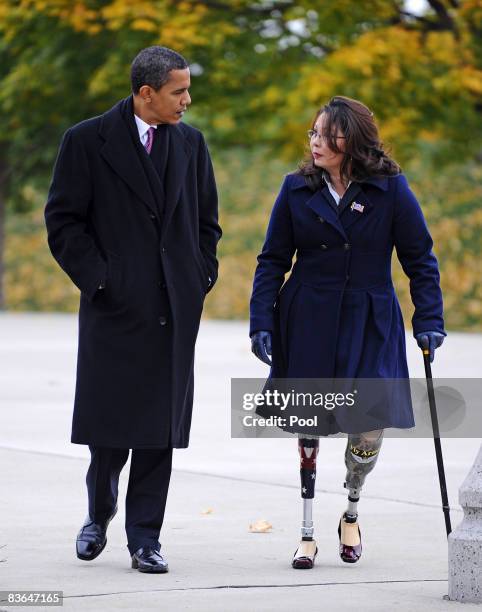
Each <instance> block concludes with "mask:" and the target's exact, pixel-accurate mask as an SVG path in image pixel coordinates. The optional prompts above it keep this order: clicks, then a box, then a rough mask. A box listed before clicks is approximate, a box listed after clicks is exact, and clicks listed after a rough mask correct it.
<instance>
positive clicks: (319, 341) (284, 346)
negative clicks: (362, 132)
mask: <svg viewBox="0 0 482 612" xmlns="http://www.w3.org/2000/svg"><path fill="white" fill-rule="evenodd" d="M350 189H351V197H350V198H349V199H348V200H346V201H344V202H343V201H342V202H341V203H340V206H339V207H337V206H336V204H335V202H334V201H333V198H332V197H331V195H330V193H329V190H328V187H327V185H326V184H325V183H323V186H322V188H321V189H319V190H317V191H316V192H314V193H313V191H312V190H311V189H310V188H309V186H308V185H307V183H306V180H305V178H304V177H303V176H301V175H298V174H289V175H287V176H286V177H285V180H284V182H283V185H282V187H281V191H280V193H279V195H278V197H277V199H276V202H275V204H274V208H273V211H272V213H271V219H270V222H269V226H268V231H267V235H266V240H265V243H264V246H263V250H262V252H261V254H260V255H259V257H258V262H259V263H258V266H257V269H256V273H255V277H254V284H253V293H252V297H251V322H250V334H252V333H253V332H254V331H258V330H268V331H271V332H272V336H273V355H272V368H271V372H270V378H333V377H336V378H408V376H409V374H408V367H407V358H406V349H405V330H404V323H403V318H402V313H401V310H400V305H399V302H398V299H397V296H396V294H395V290H394V287H393V284H392V278H391V257H392V252H393V248H394V247H395V249H396V252H397V256H398V259H399V260H400V262H401V264H402V267H403V270H404V271H405V273H406V274H407V276H408V277H409V279H410V293H411V296H412V301H413V304H414V306H415V312H414V315H413V318H412V325H413V333H414V335H415V334H418V333H420V332H423V331H438V332H441V333H443V334H445V332H444V321H443V306H442V294H441V290H440V285H439V280H440V275H439V270H438V265H437V260H436V258H435V255H434V254H433V252H432V246H433V242H432V239H431V236H430V234H429V231H428V228H427V225H426V223H425V219H424V216H423V213H422V210H421V208H420V206H419V204H418V202H417V200H416V198H415V196H414V194H413V193H412V191H411V190H410V188H409V186H408V183H407V179H406V178H405V176H404V175H403V174H399V175H396V176H390V177H388V176H386V177H372V178H369V179H366V180H365V181H364V182H362V183H361V182H360V183H356V184H353V185H351V186H350ZM352 202H356V204H358V205H359V206H353V205H352ZM295 255H296V259H295V263H294V265H293V267H292V261H293V257H294V256H295ZM291 268H292V270H291V274H290V276H289V278H288V280H287V281H286V282H285V283H284V284H283V282H284V278H285V274H286V273H287V272H288V271H289V270H290V269H291ZM280 289H281V290H280ZM407 395H408V394H407ZM260 412H261V413H263V409H261V411H260ZM265 414H266V413H265ZM375 425H376V426H378V427H380V428H382V427H399V428H407V427H413V426H414V417H413V409H412V405H411V401H410V397H409V395H408V396H405V397H404V401H396V402H391V404H390V403H389V404H388V405H386V406H384V407H383V408H382V409H381V411H380V410H379V412H378V414H377V419H376V423H375V421H374V422H372V423H371V428H373V429H374V428H375ZM355 429H356V428H355ZM362 429H363V428H362ZM321 430H322V431H323V433H325V434H328V433H337V432H338V431H345V432H350V417H349V415H348V413H347V414H345V415H342V417H341V419H338V422H337V423H333V422H332V423H331V424H330V423H325V427H324V428H323V423H322V424H321Z"/></svg>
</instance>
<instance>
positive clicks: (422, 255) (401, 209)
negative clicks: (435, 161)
mask: <svg viewBox="0 0 482 612" xmlns="http://www.w3.org/2000/svg"><path fill="white" fill-rule="evenodd" d="M397 181H398V182H397V192H396V201H395V214H394V220H393V233H394V243H395V248H396V251H397V256H398V259H399V261H400V263H401V265H402V268H403V271H404V272H405V274H406V275H407V276H408V278H409V279H410V295H411V296H412V302H413V305H414V307H415V311H414V314H413V317H412V328H413V335H414V336H415V335H417V334H419V333H420V332H424V331H438V332H440V333H442V334H444V335H447V334H446V333H445V331H444V319H443V301H442V291H441V289H440V274H439V269H438V264H437V259H436V257H435V255H434V254H433V251H432V247H433V241H432V237H431V236H430V233H429V231H428V228H427V224H426V222H425V218H424V216H423V213H422V209H421V208H420V205H419V203H418V202H417V199H416V197H415V195H414V194H413V192H412V191H411V189H410V187H409V186H408V182H407V179H406V178H405V176H404V175H403V174H402V175H400V176H399V177H398V178H397Z"/></svg>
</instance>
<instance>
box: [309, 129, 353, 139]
mask: <svg viewBox="0 0 482 612" xmlns="http://www.w3.org/2000/svg"><path fill="white" fill-rule="evenodd" d="M306 133H307V134H308V140H313V138H317V137H318V136H319V137H320V138H321V140H324V141H326V140H327V138H326V137H325V136H323V134H322V133H321V132H317V131H316V130H308V131H307V132H306ZM336 138H337V139H338V138H343V139H344V138H345V136H337V137H336Z"/></svg>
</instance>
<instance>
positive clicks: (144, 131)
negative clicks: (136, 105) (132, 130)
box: [134, 113, 157, 147]
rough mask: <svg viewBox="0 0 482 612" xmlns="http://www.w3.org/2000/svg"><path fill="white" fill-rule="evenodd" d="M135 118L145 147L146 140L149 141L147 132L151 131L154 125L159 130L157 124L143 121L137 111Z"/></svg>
mask: <svg viewBox="0 0 482 612" xmlns="http://www.w3.org/2000/svg"><path fill="white" fill-rule="evenodd" d="M134 119H135V120H136V125H137V131H138V132H139V138H140V139H141V142H142V146H144V147H145V146H146V142H147V132H148V131H149V128H150V127H153V128H155V129H156V130H157V125H149V124H148V123H146V122H145V121H143V120H142V119H141V118H140V117H138V116H137V115H136V114H135V113H134Z"/></svg>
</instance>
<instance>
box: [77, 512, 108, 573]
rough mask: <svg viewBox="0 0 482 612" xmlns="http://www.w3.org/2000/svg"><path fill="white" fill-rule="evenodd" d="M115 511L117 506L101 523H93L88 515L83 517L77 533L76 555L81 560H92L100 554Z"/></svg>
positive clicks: (105, 542)
mask: <svg viewBox="0 0 482 612" xmlns="http://www.w3.org/2000/svg"><path fill="white" fill-rule="evenodd" d="M116 512H117V506H116V507H115V509H114V512H113V513H112V516H110V517H109V518H108V519H107V520H106V521H105V522H103V523H94V521H92V520H91V518H90V516H88V517H87V518H86V519H85V523H84V524H83V526H82V528H81V530H80V531H79V533H78V535H77V542H76V544H75V545H76V548H77V557H78V558H79V559H82V561H92V559H95V558H96V557H98V556H99V555H100V553H101V552H102V551H103V550H104V548H105V545H106V544H107V527H108V526H109V523H110V522H111V520H112V519H113V518H114V516H115V515H116Z"/></svg>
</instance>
